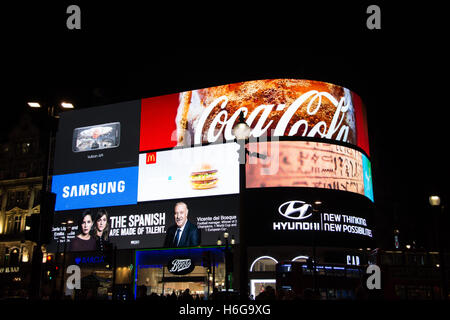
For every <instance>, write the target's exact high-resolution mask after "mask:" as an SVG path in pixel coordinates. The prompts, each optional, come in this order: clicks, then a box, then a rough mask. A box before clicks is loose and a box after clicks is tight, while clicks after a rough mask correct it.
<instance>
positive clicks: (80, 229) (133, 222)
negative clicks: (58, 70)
mask: <svg viewBox="0 0 450 320" xmlns="http://www.w3.org/2000/svg"><path fill="white" fill-rule="evenodd" d="M241 112H243V114H244V118H245V120H246V122H247V123H248V125H249V126H250V127H251V136H250V138H251V139H260V141H261V140H264V137H266V136H270V137H271V138H274V139H278V137H279V139H281V140H283V139H288V138H286V137H291V138H289V139H293V141H281V142H280V143H279V145H278V146H277V147H276V148H277V149H276V150H275V147H274V145H273V143H274V141H272V142H268V143H267V144H266V148H267V150H264V149H261V148H263V147H262V144H261V143H259V144H255V143H249V144H248V148H249V149H250V151H253V150H256V151H258V152H260V153H265V154H266V155H267V156H268V160H267V161H272V162H264V161H263V160H262V159H257V161H256V162H252V161H254V159H253V158H251V157H250V158H249V161H250V163H249V164H248V165H247V167H246V170H247V185H246V187H247V188H249V189H250V190H253V189H255V190H264V189H267V188H269V187H270V188H276V187H303V188H315V189H316V190H319V189H334V190H344V191H350V192H351V193H357V194H361V195H364V196H366V197H368V198H369V199H371V200H372V201H373V195H372V187H371V184H372V180H371V179H372V178H371V166H370V161H369V158H368V155H369V144H368V137H367V125H366V115H365V110H364V106H363V104H362V102H361V99H360V98H359V97H358V96H357V95H356V94H354V93H352V92H351V91H350V90H348V89H346V88H343V87H340V86H336V85H333V84H329V83H324V82H318V81H310V80H293V79H269V80H256V81H247V82H240V83H235V84H229V85H223V86H218V87H211V88H204V89H198V90H192V91H187V92H181V93H176V94H171V95H165V96H160V97H153V98H146V99H142V100H134V101H129V102H123V103H117V104H112V105H107V106H101V107H96V108H89V109H82V110H74V111H69V112H65V113H63V114H61V117H60V121H59V129H58V132H57V137H56V149H55V158H54V170H53V177H52V192H54V193H56V195H57V196H56V204H55V217H54V221H55V223H54V228H53V229H54V230H53V239H54V241H53V243H52V244H51V245H50V246H49V250H52V248H53V249H54V250H56V249H55V248H56V247H57V245H58V244H59V245H60V244H61V243H62V242H64V238H65V235H66V230H67V229H66V228H65V227H64V225H63V223H64V222H67V221H69V220H71V221H73V222H74V225H73V227H72V229H71V230H70V231H69V232H67V236H68V239H69V241H70V246H69V250H72V251H90V250H94V249H93V248H96V249H95V250H98V248H103V246H104V245H108V244H114V245H116V246H117V247H118V248H120V249H126V248H158V247H179V246H181V247H185V246H198V245H213V244H215V242H216V241H217V238H218V236H219V235H221V234H222V233H223V232H225V231H227V232H228V233H230V234H234V235H235V238H236V241H238V239H237V234H238V227H239V224H238V222H239V205H238V204H239V192H240V190H239V188H240V184H239V161H238V158H239V157H238V152H237V151H238V149H239V146H238V144H237V143H235V142H234V138H235V137H234V136H233V134H232V128H233V125H234V124H235V123H236V121H237V119H238V116H239V114H240V113H241ZM302 139H303V140H305V139H306V140H311V139H314V141H315V142H312V141H299V140H302ZM269 140H270V139H269ZM342 145H345V146H342ZM353 147H355V148H353ZM255 148H256V149H255ZM261 150H262V151H261ZM359 150H362V151H363V152H361V151H359ZM366 155H367V156H366ZM275 160H276V161H278V164H277V166H278V167H277V168H278V169H279V170H278V171H276V172H274V173H273V172H272V171H270V170H272V169H273V164H274V163H275V162H274V161H275ZM264 187H265V188H264ZM294 200H295V201H297V200H298V199H294ZM298 201H304V200H302V199H300V200H298ZM181 203H183V204H181ZM176 208H178V209H176ZM183 208H184V209H183ZM105 212H106V213H105ZM176 212H178V213H176ZM187 212H188V213H189V214H185V213H187ZM185 216H188V219H186V217H185ZM355 216H356V215H355ZM180 219H181V220H180ZM177 221H178V222H180V221H181V222H182V223H186V224H185V225H184V224H182V225H184V226H185V227H182V226H181V225H178V223H176V222H177ZM97 224H98V226H97ZM104 225H108V228H107V231H102V232H100V231H99V228H104V227H102V226H104ZM174 225H177V226H178V227H174ZM187 235H189V236H187ZM186 237H187V238H186ZM102 239H103V240H105V241H106V240H107V241H106V242H105V241H103V240H102ZM94 240H95V241H94ZM72 241H73V242H74V243H73V244H72ZM86 241H87V242H86ZM94 242H95V243H94Z"/></svg>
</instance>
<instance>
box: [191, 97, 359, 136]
mask: <svg viewBox="0 0 450 320" xmlns="http://www.w3.org/2000/svg"><path fill="white" fill-rule="evenodd" d="M325 99H327V100H328V101H330V102H331V104H332V105H333V106H335V110H334V114H333V116H332V118H331V121H328V122H327V121H324V120H322V121H319V122H317V123H316V124H315V125H314V126H313V127H312V128H310V129H309V122H308V120H309V118H314V117H316V116H317V113H318V112H319V110H320V109H321V107H322V105H323V104H322V100H325ZM227 103H228V97H227V96H221V97H218V98H217V99H215V100H214V101H213V102H212V103H211V104H210V105H209V106H207V107H206V108H205V109H204V110H203V112H202V113H201V116H200V118H199V120H198V122H197V125H196V127H195V133H194V143H195V144H201V143H202V142H203V141H202V138H203V137H204V134H205V133H206V139H207V142H210V143H212V142H215V141H218V140H219V139H220V138H221V137H222V136H223V137H224V139H225V140H233V139H234V138H235V137H234V135H233V133H232V129H233V126H234V124H235V122H236V120H237V119H238V118H239V114H240V113H241V112H243V113H244V117H245V118H246V122H247V124H248V125H249V126H250V127H251V128H252V129H251V133H250V135H251V136H253V137H255V138H257V137H261V136H263V135H270V136H294V135H298V133H301V135H302V136H306V137H320V138H325V139H335V140H338V141H343V142H351V141H349V140H350V138H349V131H350V127H349V125H348V122H345V123H347V124H344V123H343V122H344V119H345V117H346V115H347V112H349V111H350V110H351V112H353V105H352V100H351V96H350V91H349V90H347V89H345V94H344V96H342V97H341V98H340V99H339V100H337V99H336V98H335V97H334V96H333V95H331V94H330V93H328V92H319V91H317V90H311V91H308V92H305V93H304V94H302V95H300V96H299V97H298V98H297V99H296V100H295V101H294V102H293V103H292V104H291V105H290V106H286V105H285V104H278V105H275V104H268V105H260V106H258V107H256V108H255V109H253V111H252V112H251V113H250V114H249V111H248V108H247V107H245V106H242V107H240V108H238V109H237V110H236V111H235V112H234V113H233V114H232V115H231V116H229V114H228V111H227V110H226V107H227ZM215 108H220V109H222V110H221V111H220V112H216V116H215V117H214V118H213V120H212V121H211V122H210V125H209V127H207V128H205V123H207V119H208V118H209V117H210V114H211V113H213V112H212V111H213V109H215ZM300 108H305V111H306V114H307V115H308V117H306V118H305V119H298V120H297V121H296V122H295V123H294V124H293V125H291V126H290V130H289V132H286V130H287V128H288V124H289V122H290V121H291V119H293V117H294V115H295V114H296V112H297V110H299V109H300ZM273 111H278V112H279V111H281V112H283V113H282V116H281V118H280V119H279V120H278V122H277V123H276V124H275V123H274V120H270V121H268V123H267V124H266V125H265V126H264V124H265V123H266V122H267V119H268V118H269V115H270V114H271V112H273ZM257 117H259V119H258V121H257V122H256V124H255V123H254V121H255V119H256V118H257ZM272 124H274V125H275V129H274V130H273V132H267V131H268V129H269V127H271V126H272ZM263 126H264V127H263ZM205 130H206V131H205Z"/></svg>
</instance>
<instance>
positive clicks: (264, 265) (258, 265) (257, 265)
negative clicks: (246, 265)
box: [250, 256, 278, 272]
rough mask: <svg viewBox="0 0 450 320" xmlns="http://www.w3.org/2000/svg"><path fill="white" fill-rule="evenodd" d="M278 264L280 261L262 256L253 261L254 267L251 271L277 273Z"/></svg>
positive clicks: (251, 267)
mask: <svg viewBox="0 0 450 320" xmlns="http://www.w3.org/2000/svg"><path fill="white" fill-rule="evenodd" d="M277 262H278V261H277V260H275V259H274V258H272V257H269V256H262V257H259V258H257V259H255V261H253V263H252V265H251V266H250V271H254V272H264V271H275V269H276V265H277Z"/></svg>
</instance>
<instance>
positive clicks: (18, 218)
mask: <svg viewBox="0 0 450 320" xmlns="http://www.w3.org/2000/svg"><path fill="white" fill-rule="evenodd" d="M21 222H22V217H21V216H15V217H14V231H13V232H14V233H19V232H20V223H21Z"/></svg>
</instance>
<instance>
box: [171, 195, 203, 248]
mask: <svg viewBox="0 0 450 320" xmlns="http://www.w3.org/2000/svg"><path fill="white" fill-rule="evenodd" d="M188 212H189V210H188V207H187V205H186V203H184V202H178V203H177V204H175V215H174V218H175V225H173V226H170V227H169V229H167V232H166V239H165V240H164V247H166V248H176V247H196V246H198V245H200V231H199V230H198V228H197V226H196V225H194V224H193V223H191V222H190V221H189V220H188Z"/></svg>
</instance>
